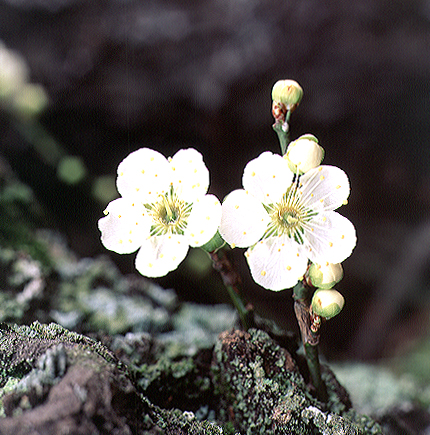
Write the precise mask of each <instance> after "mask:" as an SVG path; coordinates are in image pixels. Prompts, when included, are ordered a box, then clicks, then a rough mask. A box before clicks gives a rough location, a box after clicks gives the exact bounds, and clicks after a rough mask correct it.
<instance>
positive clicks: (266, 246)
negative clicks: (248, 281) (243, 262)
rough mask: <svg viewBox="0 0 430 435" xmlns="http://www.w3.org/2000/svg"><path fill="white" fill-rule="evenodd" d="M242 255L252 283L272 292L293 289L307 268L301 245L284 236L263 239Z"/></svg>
mask: <svg viewBox="0 0 430 435" xmlns="http://www.w3.org/2000/svg"><path fill="white" fill-rule="evenodd" d="M245 256H246V258H247V260H248V264H249V268H250V269H251V275H252V277H253V278H254V281H255V282H256V283H257V284H259V285H261V286H262V287H264V288H266V289H269V290H275V291H279V290H283V289H286V288H291V287H293V286H295V285H296V284H297V282H298V280H299V279H300V278H301V277H302V276H303V274H304V273H305V272H306V268H307V265H308V259H307V256H306V254H305V253H304V252H303V248H302V246H300V245H299V244H298V243H296V242H294V241H293V240H292V239H290V238H289V237H287V236H282V237H269V238H267V239H263V240H261V242H258V243H257V244H256V245H255V246H253V247H252V248H249V249H248V250H247V251H246V253H245Z"/></svg>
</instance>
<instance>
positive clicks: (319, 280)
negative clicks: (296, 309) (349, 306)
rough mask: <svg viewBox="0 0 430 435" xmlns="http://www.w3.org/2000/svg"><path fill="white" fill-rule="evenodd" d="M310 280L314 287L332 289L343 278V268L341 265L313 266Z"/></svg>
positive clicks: (309, 272) (310, 270)
mask: <svg viewBox="0 0 430 435" xmlns="http://www.w3.org/2000/svg"><path fill="white" fill-rule="evenodd" d="M308 274H309V279H310V281H311V283H312V285H313V286H314V287H317V288H320V289H325V290H327V289H331V288H333V287H334V286H335V285H336V284H337V283H338V282H339V281H340V280H341V279H342V278H343V268H342V265H341V264H340V263H326V264H325V265H322V266H321V265H319V264H313V263H312V264H311V265H310V267H309V271H308Z"/></svg>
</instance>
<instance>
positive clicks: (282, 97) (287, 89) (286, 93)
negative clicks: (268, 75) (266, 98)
mask: <svg viewBox="0 0 430 435" xmlns="http://www.w3.org/2000/svg"><path fill="white" fill-rule="evenodd" d="M302 97H303V89H302V88H301V86H300V85H299V84H298V83H297V82H296V81H294V80H278V81H277V82H276V83H275V84H274V86H273V88H272V100H273V101H276V102H278V103H282V104H284V105H285V107H286V108H287V110H290V111H293V110H294V109H295V108H296V107H297V106H298V105H299V103H300V101H301V99H302Z"/></svg>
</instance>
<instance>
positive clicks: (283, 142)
mask: <svg viewBox="0 0 430 435" xmlns="http://www.w3.org/2000/svg"><path fill="white" fill-rule="evenodd" d="M283 115H284V114H283ZM290 117H291V112H290V111H289V110H288V111H287V112H286V114H285V116H280V117H279V118H277V119H276V120H275V123H274V124H273V130H275V131H276V134H277V135H278V139H279V145H280V147H281V155H284V154H285V153H286V152H287V147H288V144H289V143H290V124H289V123H290Z"/></svg>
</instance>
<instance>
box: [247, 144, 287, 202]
mask: <svg viewBox="0 0 430 435" xmlns="http://www.w3.org/2000/svg"><path fill="white" fill-rule="evenodd" d="M293 176H294V174H293V173H292V172H291V171H290V169H289V167H288V163H287V161H286V160H285V159H283V158H282V157H281V156H280V155H278V154H272V153H271V152H269V151H266V152H264V153H263V154H261V155H260V156H259V157H257V158H256V159H254V160H251V161H250V162H249V163H248V164H247V165H246V167H245V170H244V171H243V178H242V184H243V187H244V189H245V190H246V191H248V192H249V193H250V194H251V195H253V196H255V197H256V198H257V199H258V200H259V201H261V202H262V203H263V204H273V203H275V202H279V201H280V199H281V198H282V195H284V193H285V192H286V191H287V189H288V187H289V186H290V185H291V182H292V181H293Z"/></svg>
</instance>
